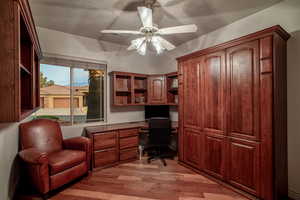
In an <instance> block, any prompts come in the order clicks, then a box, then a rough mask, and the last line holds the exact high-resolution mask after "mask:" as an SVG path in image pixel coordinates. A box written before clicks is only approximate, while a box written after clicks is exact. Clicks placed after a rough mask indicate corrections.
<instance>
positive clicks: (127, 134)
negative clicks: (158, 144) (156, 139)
mask: <svg viewBox="0 0 300 200" xmlns="http://www.w3.org/2000/svg"><path fill="white" fill-rule="evenodd" d="M138 134H139V129H138V128H135V129H126V130H120V131H119V137H120V138H124V137H130V136H136V135H138Z"/></svg>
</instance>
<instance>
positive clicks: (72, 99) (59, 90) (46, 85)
mask: <svg viewBox="0 0 300 200" xmlns="http://www.w3.org/2000/svg"><path fill="white" fill-rule="evenodd" d="M104 76H105V71H104V70H101V69H95V68H75V67H65V66H58V65H49V64H41V66H40V86H41V89H40V102H41V109H40V110H39V111H37V113H36V118H48V119H54V120H57V121H59V122H60V123H62V124H76V123H85V122H98V121H104V94H105V92H104Z"/></svg>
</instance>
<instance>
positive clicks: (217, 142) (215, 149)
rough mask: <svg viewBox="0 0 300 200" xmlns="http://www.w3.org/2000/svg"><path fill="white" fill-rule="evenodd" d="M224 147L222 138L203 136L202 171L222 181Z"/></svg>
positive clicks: (223, 173)
mask: <svg viewBox="0 0 300 200" xmlns="http://www.w3.org/2000/svg"><path fill="white" fill-rule="evenodd" d="M225 150H226V145H225V139H224V137H223V136H214V135H207V134H205V138H204V152H203V154H204V171H206V172H207V173H209V174H211V175H212V176H215V177H218V178H220V179H224V177H225V155H226V152H225Z"/></svg>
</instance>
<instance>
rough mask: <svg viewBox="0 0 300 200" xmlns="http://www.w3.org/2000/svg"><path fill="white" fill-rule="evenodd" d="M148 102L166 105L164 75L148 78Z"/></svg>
mask: <svg viewBox="0 0 300 200" xmlns="http://www.w3.org/2000/svg"><path fill="white" fill-rule="evenodd" d="M148 88H149V95H148V102H149V104H165V103H166V77H165V76H164V75H157V76H156V75H153V76H149V77H148Z"/></svg>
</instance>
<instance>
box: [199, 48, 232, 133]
mask: <svg viewBox="0 0 300 200" xmlns="http://www.w3.org/2000/svg"><path fill="white" fill-rule="evenodd" d="M225 67H226V66H225V52H224V51H221V52H217V53H212V54H210V55H207V56H205V59H204V64H203V69H202V72H203V73H202V75H203V79H202V80H203V84H202V85H203V102H204V106H203V115H204V116H203V121H204V124H203V127H204V130H205V132H211V133H216V134H224V130H225V123H224V121H225V120H224V109H225V101H224V100H225V97H224V94H225V92H224V91H225V75H226V74H225V73H226V69H225Z"/></svg>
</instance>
